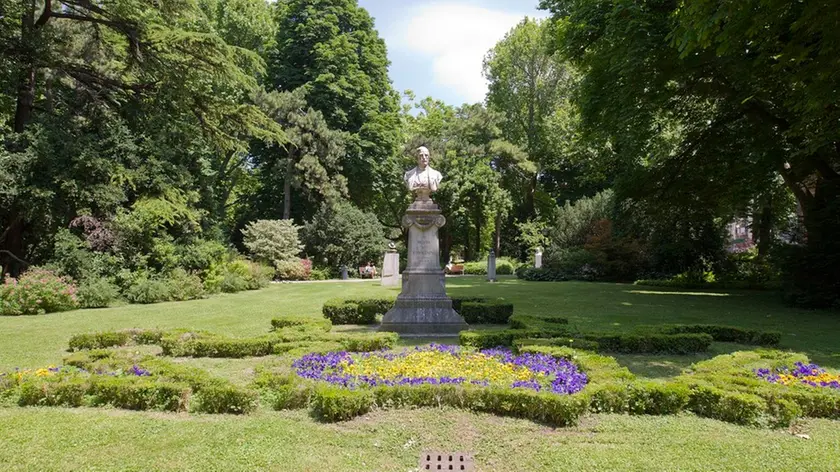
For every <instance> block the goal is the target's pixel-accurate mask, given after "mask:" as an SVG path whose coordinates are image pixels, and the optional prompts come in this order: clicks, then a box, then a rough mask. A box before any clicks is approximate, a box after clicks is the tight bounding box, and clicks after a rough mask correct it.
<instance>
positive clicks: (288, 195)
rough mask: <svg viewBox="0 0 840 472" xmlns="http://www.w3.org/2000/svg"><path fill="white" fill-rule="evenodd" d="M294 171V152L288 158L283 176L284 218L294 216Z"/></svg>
mask: <svg viewBox="0 0 840 472" xmlns="http://www.w3.org/2000/svg"><path fill="white" fill-rule="evenodd" d="M293 171H294V159H293V152H292V151H290V152H289V156H288V158H287V159H286V175H285V176H284V178H283V219H284V220H288V219H290V218H291V217H292V172H293Z"/></svg>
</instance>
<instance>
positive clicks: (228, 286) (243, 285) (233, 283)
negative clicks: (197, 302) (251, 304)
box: [219, 272, 248, 293]
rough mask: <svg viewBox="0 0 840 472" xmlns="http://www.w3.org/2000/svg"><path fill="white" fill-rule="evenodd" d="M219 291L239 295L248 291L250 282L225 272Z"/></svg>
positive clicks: (237, 275)
mask: <svg viewBox="0 0 840 472" xmlns="http://www.w3.org/2000/svg"><path fill="white" fill-rule="evenodd" d="M219 290H221V291H222V292H223V293H237V292H242V291H244V290H248V281H247V280H246V279H245V277H243V276H241V275H239V274H235V273H233V272H225V274H224V276H222V281H221V283H220V284H219Z"/></svg>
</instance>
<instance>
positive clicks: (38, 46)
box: [0, 0, 282, 266]
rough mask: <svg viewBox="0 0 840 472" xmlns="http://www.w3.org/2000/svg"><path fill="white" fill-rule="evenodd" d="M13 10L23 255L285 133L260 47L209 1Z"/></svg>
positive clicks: (12, 136) (13, 137)
mask: <svg viewBox="0 0 840 472" xmlns="http://www.w3.org/2000/svg"><path fill="white" fill-rule="evenodd" d="M2 10H3V15H2V20H0V22H2V26H3V29H2V33H0V35H2V37H3V44H2V46H0V64H3V68H2V70H0V86H2V87H3V89H2V90H0V97H3V98H2V100H0V112H2V115H0V132H2V133H3V135H4V139H3V150H2V152H0V154H2V155H0V163H2V168H0V175H2V179H0V180H4V181H6V182H8V183H9V185H4V186H3V187H2V189H0V192H2V193H3V197H2V198H3V200H4V203H5V204H4V205H3V207H2V209H0V225H2V232H0V250H2V251H6V253H7V255H12V256H10V257H13V258H24V259H25V258H28V257H29V255H34V256H35V257H36V258H38V259H42V258H43V257H44V253H43V250H44V247H45V246H44V243H45V242H46V241H48V240H49V238H50V237H51V235H52V234H53V233H54V232H55V230H56V228H57V227H60V226H64V225H66V224H67V223H68V222H69V221H70V220H71V219H72V218H74V217H75V216H77V215H79V214H80V212H98V215H97V216H105V217H109V216H113V215H114V214H115V213H116V211H117V209H118V208H119V207H120V206H128V205H130V204H131V203H132V202H134V201H136V200H137V199H138V198H140V197H141V196H142V195H163V194H165V193H167V190H170V189H173V188H175V189H179V191H183V192H185V193H191V192H192V191H193V190H194V189H195V188H196V187H208V186H212V182H213V179H211V178H207V177H208V176H210V175H213V174H215V173H217V171H218V168H216V167H214V164H213V163H214V158H215V157H216V156H218V155H220V154H222V153H224V152H230V151H233V150H242V149H245V148H246V147H247V144H248V142H249V140H250V138H251V137H253V136H258V137H260V138H262V139H267V140H274V141H278V140H282V130H281V129H279V127H278V126H277V125H276V124H275V123H274V122H273V121H272V120H270V119H269V118H268V117H266V116H265V115H264V114H263V113H262V112H260V110H259V109H258V108H256V107H254V106H253V105H251V104H249V103H248V102H247V100H246V98H247V97H248V95H249V93H250V92H251V91H252V90H253V89H254V88H255V87H256V85H257V75H258V74H260V73H261V71H263V70H264V65H263V63H262V61H261V59H260V57H259V55H258V54H257V53H256V52H255V51H250V50H248V49H245V48H242V47H238V46H234V45H230V44H228V43H226V42H225V41H224V40H223V39H222V38H221V37H220V36H219V35H218V34H217V33H216V32H215V31H214V23H213V21H212V20H211V19H210V18H208V17H207V15H205V13H204V11H202V10H201V9H200V8H199V7H198V4H196V3H193V2H163V3H149V2H145V1H138V0H115V1H113V2H105V3H102V2H89V1H76V0H53V1H49V0H47V1H44V2H3V4H2ZM7 13H8V14H9V16H7V15H6V14H7ZM9 26H11V28H10V29H9V28H7V27H9ZM207 208H209V206H208V207H207ZM202 213H204V212H202ZM205 214H206V213H205ZM8 262H9V258H3V263H4V266H7V265H8V264H7V263H8Z"/></svg>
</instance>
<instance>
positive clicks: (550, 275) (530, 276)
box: [516, 267, 569, 282]
mask: <svg viewBox="0 0 840 472" xmlns="http://www.w3.org/2000/svg"><path fill="white" fill-rule="evenodd" d="M516 276H517V277H519V278H520V279H522V280H528V281H530V282H564V281H566V280H569V277H568V275H567V274H566V273H565V272H564V271H562V270H559V269H548V268H540V269H536V268H534V267H528V268H525V269H522V270H518V271H517V272H516Z"/></svg>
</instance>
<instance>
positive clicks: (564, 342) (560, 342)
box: [513, 337, 600, 351]
mask: <svg viewBox="0 0 840 472" xmlns="http://www.w3.org/2000/svg"><path fill="white" fill-rule="evenodd" d="M525 346H563V347H571V348H574V349H583V350H585V351H597V350H598V348H599V347H600V346H599V344H598V343H597V342H595V341H589V340H587V339H581V338H574V337H571V338H570V337H564V338H546V339H531V338H527V339H516V340H514V341H513V347H514V348H516V349H517V350H519V349H521V348H522V347H525Z"/></svg>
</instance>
